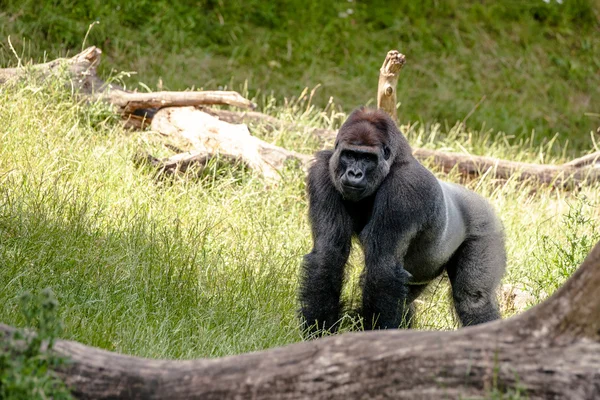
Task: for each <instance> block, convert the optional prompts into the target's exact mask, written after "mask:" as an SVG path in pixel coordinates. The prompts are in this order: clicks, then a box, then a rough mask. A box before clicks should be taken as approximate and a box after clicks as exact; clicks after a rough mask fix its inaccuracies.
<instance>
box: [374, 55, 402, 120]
mask: <svg viewBox="0 0 600 400" xmlns="http://www.w3.org/2000/svg"><path fill="white" fill-rule="evenodd" d="M405 63H406V57H405V56H404V54H401V53H399V52H398V50H390V51H388V53H387V55H386V57H385V60H384V61H383V65H382V66H381V69H380V70H379V85H378V86H377V108H381V109H382V110H385V111H387V113H388V114H390V116H391V117H392V119H393V120H394V122H396V123H398V115H397V113H396V86H398V75H399V74H400V70H401V69H402V67H403V66H404V64H405Z"/></svg>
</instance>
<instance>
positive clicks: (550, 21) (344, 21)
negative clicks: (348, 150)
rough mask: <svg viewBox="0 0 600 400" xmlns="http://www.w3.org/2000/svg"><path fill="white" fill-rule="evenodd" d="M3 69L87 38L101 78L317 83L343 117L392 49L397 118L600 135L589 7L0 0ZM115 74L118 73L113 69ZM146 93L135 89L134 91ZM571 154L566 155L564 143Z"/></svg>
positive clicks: (269, 88)
mask: <svg viewBox="0 0 600 400" xmlns="http://www.w3.org/2000/svg"><path fill="white" fill-rule="evenodd" d="M0 9H1V10H2V12H1V13H0V37H1V38H3V39H2V49H1V51H0V65H4V66H5V65H14V64H15V63H16V59H15V57H14V56H13V55H12V54H11V51H9V48H8V46H7V41H6V37H7V36H8V35H10V36H11V40H12V43H13V45H14V47H15V49H16V50H17V52H18V53H19V54H20V55H21V56H22V57H23V58H24V59H28V58H33V59H34V60H39V59H41V58H42V57H50V58H53V57H55V56H57V55H64V54H67V53H69V54H72V53H74V52H76V51H77V50H79V49H80V48H81V46H82V42H83V40H84V36H85V34H86V31H87V30H88V26H89V24H91V23H92V22H94V21H99V24H98V25H95V26H94V27H93V28H92V29H91V31H90V33H89V36H88V37H87V43H88V44H95V45H98V46H99V47H101V48H102V49H103V50H104V52H105V55H106V57H107V58H108V60H107V61H106V62H105V63H104V66H103V67H104V71H103V72H104V75H105V76H108V75H110V74H111V73H112V72H114V70H116V71H135V72H136V73H137V74H136V75H134V76H133V77H132V78H130V79H126V81H127V82H128V83H129V84H130V85H132V86H134V87H139V86H138V82H139V81H141V82H143V83H144V84H145V85H147V86H149V87H150V88H156V87H157V86H162V87H165V88H170V89H177V90H180V89H185V88H190V87H196V88H200V87H202V88H206V89H216V88H222V87H232V88H234V89H240V88H241V87H243V86H244V85H247V88H248V90H249V93H250V94H251V95H252V96H254V95H258V96H268V95H270V94H274V96H275V97H276V98H277V99H279V100H281V99H283V98H290V97H294V96H299V95H300V93H301V91H302V90H303V89H304V88H305V87H308V88H310V89H312V88H314V87H316V86H317V85H320V87H319V89H318V90H317V93H316V95H315V98H314V101H315V102H316V104H317V105H320V106H325V105H326V104H327V102H328V101H329V99H330V97H333V100H334V102H335V103H336V104H337V105H339V107H340V108H341V109H342V110H343V111H345V112H348V111H350V110H351V109H352V108H354V107H356V106H358V105H362V104H365V103H368V102H372V101H373V100H374V98H375V92H376V84H377V83H376V82H377V76H378V69H379V67H380V66H381V63H382V62H383V59H384V57H385V54H386V52H387V51H388V50H389V49H392V48H396V49H398V50H400V51H401V52H403V53H404V54H406V55H407V58H408V64H407V66H406V68H405V70H404V71H403V73H402V78H401V79H400V83H399V93H400V94H401V95H400V96H399V101H401V102H402V106H401V108H400V115H401V118H402V120H403V121H404V122H408V121H413V122H414V121H422V122H425V123H432V122H441V123H442V124H447V125H448V126H452V125H454V124H455V123H456V121H465V122H466V123H467V124H468V126H469V127H471V128H473V129H474V130H483V131H486V130H488V129H489V130H492V131H493V132H498V131H502V132H505V133H507V136H506V137H507V138H508V140H509V141H512V140H515V138H516V139H517V140H518V139H521V138H529V137H530V136H531V135H533V136H534V138H535V140H536V142H537V143H542V142H543V141H545V140H546V141H547V140H550V139H551V138H553V137H555V135H556V134H558V138H560V145H559V146H558V147H563V146H564V145H565V143H566V142H567V140H568V141H569V142H570V143H571V144H572V145H570V146H569V149H573V151H575V150H581V149H589V148H590V146H591V144H590V132H591V131H595V130H596V129H597V128H598V127H600V22H599V21H600V20H599V18H600V2H599V1H598V0H565V1H563V2H560V3H559V2H556V1H555V0H552V1H548V2H545V1H542V0H527V1H520V0H518V1H517V0H507V1H501V2H493V1H473V0H469V1H458V0H451V1H443V2H440V1H437V0H424V1H421V2H418V3H415V2H409V1H403V2H383V1H373V2H368V3H365V2H361V1H354V0H350V1H335V2H334V1H323V2H322V1H314V0H309V1H298V0H286V1H278V2H263V1H258V0H250V1H244V2H238V1H214V0H204V1H198V2H194V3H189V2H185V1H181V0H174V1H169V2H167V1H163V0H155V1H149V0H144V1H137V2H135V3H123V2H121V1H116V0H109V1H85V2H81V1H80V2H70V1H69V2H67V1H53V2H39V1H33V0H19V1H12V0H3V1H1V2H0ZM113 69H114V70H113ZM141 88H142V90H144V86H142V87H141ZM573 146H574V147H573Z"/></svg>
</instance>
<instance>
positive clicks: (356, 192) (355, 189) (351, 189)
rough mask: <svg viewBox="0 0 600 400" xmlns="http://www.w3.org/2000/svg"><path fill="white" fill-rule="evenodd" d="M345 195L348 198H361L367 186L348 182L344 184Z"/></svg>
mask: <svg viewBox="0 0 600 400" xmlns="http://www.w3.org/2000/svg"><path fill="white" fill-rule="evenodd" d="M342 189H343V192H344V197H346V198H347V199H348V200H360V199H361V198H362V197H363V194H364V193H365V190H366V188H365V187H364V186H353V185H348V184H344V183H343V184H342Z"/></svg>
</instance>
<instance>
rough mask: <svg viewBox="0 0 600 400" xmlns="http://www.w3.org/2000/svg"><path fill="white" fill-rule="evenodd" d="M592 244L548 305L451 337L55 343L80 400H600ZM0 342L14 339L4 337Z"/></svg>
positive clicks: (393, 333)
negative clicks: (238, 345)
mask: <svg viewBox="0 0 600 400" xmlns="http://www.w3.org/2000/svg"><path fill="white" fill-rule="evenodd" d="M598 287H600V243H598V244H597V245H596V247H595V248H594V249H593V250H592V252H591V253H590V254H589V255H588V257H587V258H586V260H585V261H584V262H583V264H582V265H581V266H580V267H579V269H578V270H577V271H576V272H575V273H574V274H573V276H572V277H571V278H570V279H569V280H568V281H567V282H566V284H565V285H564V286H563V287H561V288H560V289H559V290H558V291H557V292H556V293H555V294H554V295H553V296H552V297H551V298H549V299H548V300H547V301H546V302H544V303H542V304H540V305H538V306H536V307H534V308H532V309H530V310H529V311H527V312H525V313H523V314H521V315H518V316H516V317H513V318H511V319H508V320H504V321H495V322H491V323H487V324H483V325H479V326H475V327H469V328H464V329H459V330H457V331H452V332H432V331H429V332H422V331H414V330H412V331H411V330H408V331H407V330H388V331H376V332H358V333H347V334H343V335H338V336H332V337H328V338H323V339H318V340H314V341H309V342H302V343H297V344H292V345H289V346H286V347H281V348H276V349H271V350H265V351H260V352H255V353H249V354H242V355H238V356H230V357H224V358H219V359H199V360H189V361H175V360H151V359H144V358H139V357H132V356H127V355H122V354H116V353H112V352H108V351H104V350H100V349H96V348H92V347H88V346H84V345H82V344H80V343H76V342H72V341H65V340H59V341H57V342H56V343H55V345H54V349H55V350H54V351H56V352H57V353H58V354H59V355H61V356H66V357H69V358H70V360H71V362H70V363H69V364H67V366H66V367H64V368H63V369H61V370H60V371H59V375H60V376H61V377H62V378H63V379H64V380H65V381H66V383H67V384H68V385H69V386H70V387H71V388H72V390H73V392H74V394H75V395H76V396H77V397H79V398H82V399H109V398H110V399H163V398H169V399H171V400H176V399H224V398H227V399H230V398H231V399H246V398H248V399H250V398H251V399H362V398H364V399H367V398H368V399H382V398H404V399H447V398H452V399H454V398H467V397H468V398H488V397H489V396H490V394H491V392H492V391H496V393H497V392H502V393H506V392H508V393H518V394H519V395H520V396H527V397H528V398H529V399H573V400H577V399H595V398H600V291H599V290H598ZM0 332H2V333H4V340H10V337H11V334H12V332H14V329H13V328H11V327H8V326H5V325H0Z"/></svg>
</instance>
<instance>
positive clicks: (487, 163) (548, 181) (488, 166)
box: [205, 109, 600, 188]
mask: <svg viewBox="0 0 600 400" xmlns="http://www.w3.org/2000/svg"><path fill="white" fill-rule="evenodd" d="M394 110H395V109H394ZM205 111H206V112H207V113H209V114H212V115H215V116H217V117H218V118H219V119H221V120H223V121H227V122H230V123H237V124H240V123H247V124H257V125H263V126H266V127H268V128H269V129H287V130H292V129H301V127H298V126H296V125H294V124H289V123H284V122H282V121H280V120H278V119H276V118H273V117H271V116H269V115H265V114H262V113H259V112H255V111H242V112H236V111H230V110H211V109H205ZM307 131H308V132H309V133H310V134H312V135H315V136H317V137H318V138H320V139H321V140H323V142H324V143H328V144H330V143H332V142H333V141H334V140H335V136H336V135H337V132H336V131H334V130H330V129H321V128H308V129H307ZM413 155H414V156H415V158H417V159H418V160H420V161H422V162H428V163H432V164H434V165H436V166H437V167H439V168H440V169H441V170H442V171H443V172H445V173H449V172H451V171H453V170H456V171H457V172H458V173H459V174H461V175H462V176H464V177H475V176H481V175H484V174H489V175H490V176H492V177H494V178H496V179H502V180H508V179H510V178H512V179H516V180H519V181H529V182H531V183H533V184H545V185H551V186H556V187H561V188H572V187H574V186H576V185H581V184H585V183H592V182H598V181H600V152H595V153H591V154H588V155H586V156H583V157H580V158H577V159H574V160H572V161H569V162H566V163H564V164H558V165H554V164H533V163H524V162H516V161H510V160H502V159H499V158H493V157H484V156H477V155H472V154H459V153H448V152H443V151H438V150H430V149H422V148H415V149H413Z"/></svg>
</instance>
